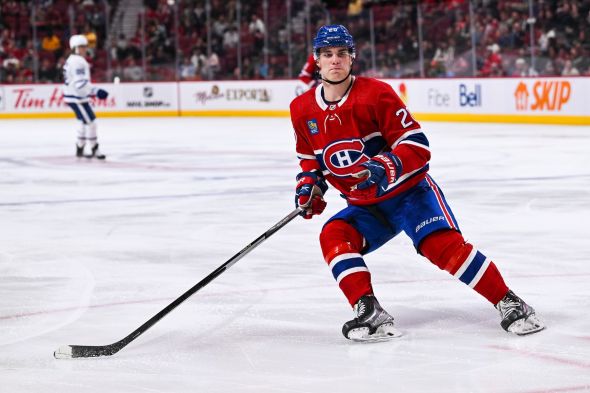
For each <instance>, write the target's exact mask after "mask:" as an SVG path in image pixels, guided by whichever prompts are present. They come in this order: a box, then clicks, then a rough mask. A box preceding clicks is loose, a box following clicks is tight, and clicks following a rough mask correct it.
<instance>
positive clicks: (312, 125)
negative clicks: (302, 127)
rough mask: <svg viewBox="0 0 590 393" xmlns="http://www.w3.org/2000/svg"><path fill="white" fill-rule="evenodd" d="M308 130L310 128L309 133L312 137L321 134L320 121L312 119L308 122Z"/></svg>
mask: <svg viewBox="0 0 590 393" xmlns="http://www.w3.org/2000/svg"><path fill="white" fill-rule="evenodd" d="M307 128H309V133H310V134H311V135H315V134H317V133H318V132H320V130H319V128H318V121H317V120H316V119H311V120H308V121H307Z"/></svg>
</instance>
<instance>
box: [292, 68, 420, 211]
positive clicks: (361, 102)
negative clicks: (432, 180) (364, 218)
mask: <svg viewBox="0 0 590 393" xmlns="http://www.w3.org/2000/svg"><path fill="white" fill-rule="evenodd" d="M322 89H323V87H322V85H319V86H317V87H316V88H315V89H312V90H309V91H307V92H306V93H305V94H302V95H300V96H299V97H297V98H295V99H294V100H293V101H292V102H291V121H292V123H293V128H294V129H295V138H296V150H297V157H298V158H299V160H300V166H301V168H302V169H303V170H304V171H313V170H320V171H321V172H322V173H323V175H324V176H325V178H326V180H327V181H328V182H329V183H330V184H331V185H332V186H334V187H335V188H336V189H338V191H340V192H341V193H342V194H343V195H344V197H345V198H346V199H347V201H348V203H350V204H353V205H368V204H374V203H377V202H380V201H382V200H385V199H388V198H391V197H393V196H395V195H399V194H400V193H401V192H404V191H406V190H408V189H409V188H411V187H413V186H414V185H416V184H418V183H419V182H420V181H421V180H422V179H424V177H425V176H426V172H427V171H428V162H429V160H430V148H429V144H428V139H427V138H426V136H425V135H424V133H423V132H422V129H421V128H420V124H419V123H418V122H417V121H416V120H415V119H414V118H413V117H412V115H411V114H410V112H409V111H408V110H407V108H406V106H405V104H404V103H403V101H402V100H401V99H400V98H399V97H398V95H397V94H396V93H395V92H394V91H393V89H392V88H391V86H389V85H388V84H387V83H385V82H381V81H378V80H376V79H372V78H364V77H354V79H353V84H352V86H351V88H350V89H349V91H348V93H347V94H346V95H345V96H344V97H343V98H342V99H341V100H340V101H339V102H338V103H336V104H328V103H326V102H325V101H324V99H323V97H322V91H323V90H322ZM384 151H392V152H393V154H395V155H397V156H398V157H399V159H400V160H401V162H402V173H401V175H400V176H399V178H398V179H397V181H396V182H395V183H393V184H390V185H389V186H387V187H386V189H383V190H381V192H380V193H379V194H380V195H381V194H383V195H382V196H380V197H377V192H376V189H375V187H378V185H373V186H372V187H370V188H368V189H364V190H356V189H354V185H356V184H357V183H359V182H360V181H362V179H360V180H359V179H358V178H355V177H353V176H352V174H353V173H358V169H359V168H358V166H359V165H360V164H362V163H363V162H365V161H368V160H369V159H370V158H371V157H373V156H375V155H377V154H379V153H382V152H384Z"/></svg>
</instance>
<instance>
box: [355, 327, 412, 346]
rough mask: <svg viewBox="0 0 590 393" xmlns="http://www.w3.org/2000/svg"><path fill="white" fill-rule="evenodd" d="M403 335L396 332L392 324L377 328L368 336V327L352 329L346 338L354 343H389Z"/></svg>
mask: <svg viewBox="0 0 590 393" xmlns="http://www.w3.org/2000/svg"><path fill="white" fill-rule="evenodd" d="M402 335H403V333H402V332H401V331H399V330H397V329H396V328H395V327H394V326H393V324H384V325H381V326H379V327H378V328H377V330H376V331H375V333H373V334H369V328H368V327H361V328H357V329H352V330H351V331H350V332H348V338H349V339H351V340H352V341H355V342H380V341H389V340H391V339H394V338H398V337H401V336H402Z"/></svg>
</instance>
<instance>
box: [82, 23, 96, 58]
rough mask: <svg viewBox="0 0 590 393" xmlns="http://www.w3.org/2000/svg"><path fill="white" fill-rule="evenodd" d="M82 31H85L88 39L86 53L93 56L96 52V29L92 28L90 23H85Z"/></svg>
mask: <svg viewBox="0 0 590 393" xmlns="http://www.w3.org/2000/svg"><path fill="white" fill-rule="evenodd" d="M84 31H86V33H85V34H84V36H85V37H86V39H87V40H88V50H87V52H86V53H88V56H90V57H94V56H95V54H96V43H97V40H98V37H97V35H96V30H94V29H93V28H92V27H90V24H87V25H86V28H85V29H84Z"/></svg>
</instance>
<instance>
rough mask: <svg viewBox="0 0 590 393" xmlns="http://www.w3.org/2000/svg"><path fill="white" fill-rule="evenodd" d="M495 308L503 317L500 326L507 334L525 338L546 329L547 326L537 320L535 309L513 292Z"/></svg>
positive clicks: (509, 292)
mask: <svg viewBox="0 0 590 393" xmlns="http://www.w3.org/2000/svg"><path fill="white" fill-rule="evenodd" d="M495 307H496V309H497V310H498V311H499V312H500V316H501V317H502V321H501V322H500V325H501V326H502V328H503V329H504V330H506V331H507V332H510V333H514V334H517V335H519V336H524V335H526V334H531V333H536V332H538V331H541V330H543V329H545V324H544V323H543V322H542V321H541V320H540V319H539V318H537V315H536V314H535V309H533V308H532V307H531V306H529V305H528V304H526V303H525V302H524V300H522V299H521V298H519V297H518V296H516V295H515V294H514V292H512V291H508V293H507V294H506V296H504V297H503V298H502V300H500V301H499V302H498V304H496V306H495Z"/></svg>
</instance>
